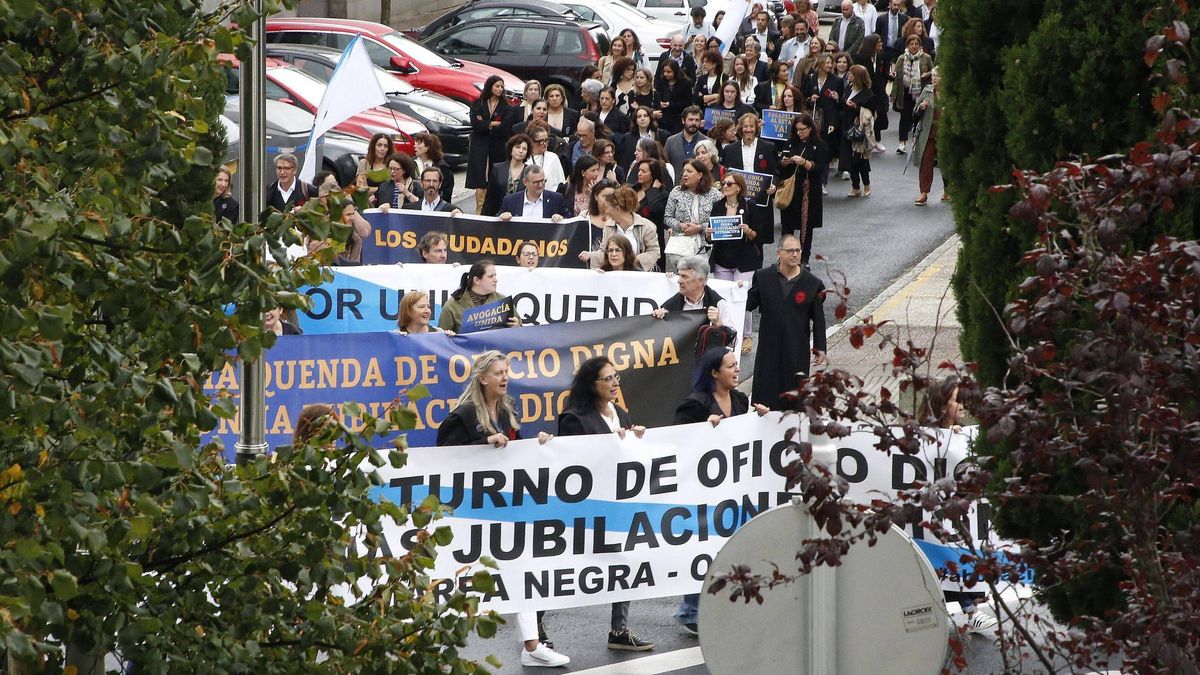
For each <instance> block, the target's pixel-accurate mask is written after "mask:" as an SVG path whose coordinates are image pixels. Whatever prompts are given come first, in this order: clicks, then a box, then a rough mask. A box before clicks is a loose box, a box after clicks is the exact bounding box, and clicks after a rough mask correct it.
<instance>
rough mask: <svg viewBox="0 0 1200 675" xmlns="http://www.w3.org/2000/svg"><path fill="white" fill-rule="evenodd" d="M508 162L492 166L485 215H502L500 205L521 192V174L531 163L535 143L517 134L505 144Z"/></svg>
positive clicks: (484, 202) (484, 206)
mask: <svg viewBox="0 0 1200 675" xmlns="http://www.w3.org/2000/svg"><path fill="white" fill-rule="evenodd" d="M505 149H507V150H508V160H507V161H504V162H497V163H496V164H494V165H492V171H491V173H490V174H489V175H488V188H487V198H486V199H484V200H483V215H485V216H498V215H500V204H501V203H502V202H503V201H504V198H505V197H507V196H508V195H510V194H512V193H514V192H516V191H518V190H521V189H522V187H521V172H522V171H523V170H524V169H525V165H526V164H528V163H529V154H530V153H531V152H532V151H533V141H531V140H530V139H529V137H528V136H526V135H525V134H517V135H516V136H512V137H510V138H509V139H508V143H505Z"/></svg>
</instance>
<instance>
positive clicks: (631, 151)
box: [617, 108, 667, 167]
mask: <svg viewBox="0 0 1200 675" xmlns="http://www.w3.org/2000/svg"><path fill="white" fill-rule="evenodd" d="M632 117H633V127H632V128H631V129H630V130H629V133H627V134H625V136H624V138H622V139H621V151H620V152H619V153H617V162H618V163H620V164H621V165H623V166H628V167H632V165H633V163H634V162H635V161H637V159H639V158H638V157H636V155H637V149H638V146H639V145H641V144H642V141H646V142H648V143H651V144H653V145H661V144H663V143H666V142H667V133H666V132H665V131H663V130H662V129H659V128H658V123H657V122H655V121H654V113H653V111H652V110H650V109H649V108H636V109H635V110H634V111H633V116H632ZM660 154H661V153H660Z"/></svg>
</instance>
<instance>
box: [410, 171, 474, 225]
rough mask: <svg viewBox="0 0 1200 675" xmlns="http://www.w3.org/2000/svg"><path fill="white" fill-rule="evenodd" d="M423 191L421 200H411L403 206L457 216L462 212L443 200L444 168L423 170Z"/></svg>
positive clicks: (411, 209) (413, 209)
mask: <svg viewBox="0 0 1200 675" xmlns="http://www.w3.org/2000/svg"><path fill="white" fill-rule="evenodd" d="M421 192H423V193H424V195H423V197H422V198H421V199H420V200H419V201H415V202H409V203H407V204H405V205H404V206H403V207H402V208H403V209H404V210H406V211H433V212H440V213H449V214H451V215H455V216H457V215H458V214H460V213H462V210H461V209H457V208H455V207H454V205H453V204H450V203H448V202H445V201H442V170H441V169H439V168H437V167H436V166H431V167H427V168H426V169H425V170H424V171H422V172H421Z"/></svg>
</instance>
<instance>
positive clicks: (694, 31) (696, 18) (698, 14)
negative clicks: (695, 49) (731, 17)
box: [683, 7, 713, 44]
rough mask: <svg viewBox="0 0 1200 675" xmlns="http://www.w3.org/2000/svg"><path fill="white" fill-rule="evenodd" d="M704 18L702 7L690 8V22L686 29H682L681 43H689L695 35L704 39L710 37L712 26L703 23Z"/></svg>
mask: <svg viewBox="0 0 1200 675" xmlns="http://www.w3.org/2000/svg"><path fill="white" fill-rule="evenodd" d="M704 16H705V14H704V8H703V7H693V8H692V20H691V21H690V22H689V23H688V25H687V27H685V28H684V29H683V41H684V43H685V44H687V43H690V42H691V41H692V38H694V37H696V36H697V35H703V36H704V38H705V39H708V38H710V37H712V34H713V29H712V26H710V25H708V24H707V23H704Z"/></svg>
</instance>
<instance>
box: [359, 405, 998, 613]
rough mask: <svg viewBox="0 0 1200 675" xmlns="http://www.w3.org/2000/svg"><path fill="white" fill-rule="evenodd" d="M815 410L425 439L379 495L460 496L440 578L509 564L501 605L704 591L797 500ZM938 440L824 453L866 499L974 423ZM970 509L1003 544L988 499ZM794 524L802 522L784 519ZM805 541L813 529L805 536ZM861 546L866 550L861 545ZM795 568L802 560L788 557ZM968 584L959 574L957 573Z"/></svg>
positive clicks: (960, 455) (890, 493) (938, 468)
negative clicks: (491, 439) (759, 523)
mask: <svg viewBox="0 0 1200 675" xmlns="http://www.w3.org/2000/svg"><path fill="white" fill-rule="evenodd" d="M796 426H801V437H802V438H804V437H807V424H804V423H802V418H801V417H799V416H797V415H795V414H788V415H783V414H781V413H770V414H768V415H767V416H765V417H762V418H760V417H758V416H757V415H755V414H753V413H751V414H747V415H741V416H738V417H734V418H729V419H726V420H724V421H722V422H721V423H720V425H718V426H717V427H716V428H714V427H712V426H710V425H709V424H707V423H699V424H691V425H682V426H675V427H664V428H658V429H649V430H647V432H646V435H645V437H644V438H641V439H638V438H635V437H634V436H633V435H632V434H626V437H625V438H624V439H621V438H619V437H617V435H616V434H603V435H598V436H578V437H570V438H565V437H564V438H554V439H552V440H551V441H550V442H549V443H547V444H545V445H539V444H538V443H537V441H536V440H524V441H516V442H513V443H510V444H509V445H508V446H507V447H505V448H501V449H496V448H492V447H488V446H472V447H442V448H416V449H412V450H410V451H409V461H408V464H407V466H405V467H404V468H403V469H392V468H384V469H380V470H379V474H380V476H381V477H382V478H383V480H384V483H385V487H381V488H378V489H377V491H376V496H377V497H378V498H381V499H389V500H391V501H393V502H396V503H419V502H420V501H421V500H423V499H424V498H425V497H427V496H428V495H430V494H436V495H438V497H439V499H440V500H441V501H442V503H444V504H447V505H450V506H452V507H453V509H454V514H453V515H452V516H451V517H449V518H447V519H446V520H445V521H443V523H444V524H447V525H449V526H450V528H451V530H452V531H453V532H454V540H453V542H452V543H451V544H450V545H449V546H448V547H446V548H444V549H443V550H442V551H441V552H440V554H439V557H438V563H437V569H436V570H435V573H434V576H435V577H437V578H439V579H441V580H442V581H441V582H440V583H439V585H438V586H437V592H448V591H449V590H450V589H452V588H453V587H454V585H455V584H459V585H463V584H468V583H469V580H470V577H471V574H472V573H473V572H475V571H478V570H479V569H482V566H481V565H479V560H480V558H481V557H482V556H489V557H491V558H493V559H494V560H495V561H496V562H497V563H498V565H499V570H498V573H497V574H496V576H497V578H498V584H497V592H496V593H495V594H494V595H491V596H489V597H488V598H487V600H486V602H485V604H486V606H487V607H489V608H491V609H496V610H498V611H501V612H505V613H507V612H517V611H525V610H531V609H556V608H562V607H574V606H581V605H591V604H599V603H606V602H613V601H617V600H635V599H639V598H651V597H663V596H673V595H681V594H684V593H695V592H698V591H699V590H700V584H701V580H702V579H703V577H704V574H705V573H706V572H707V571H708V565H709V563H710V562H711V561H712V559H713V557H715V555H716V553H717V551H719V550H720V548H721V546H722V544H723V543H724V541H725V540H726V539H727V538H728V537H729V536H731V535H732V534H733V532H735V531H736V530H737V528H738V527H740V526H741V525H742V524H743V523H745V522H746V521H747V520H748V519H749V518H751V517H753V516H754V515H755V514H757V513H760V512H762V511H764V510H766V509H769V508H771V507H774V506H776V505H778V504H783V503H787V502H788V501H789V499H790V495H789V494H788V493H787V492H786V491H785V489H784V479H783V477H782V476H783V473H784V467H786V466H787V464H788V463H789V462H791V461H792V460H794V459H795V458H796V455H794V454H791V453H787V454H785V453H784V449H785V448H786V447H787V442H786V441H785V440H784V435H785V434H786V433H787V430H788V429H789V428H792V427H796ZM929 431H931V432H934V433H936V434H938V439H939V442H938V443H930V444H927V446H926V447H925V448H923V450H922V452H921V453H920V454H918V455H914V456H907V455H901V454H892V455H887V454H884V453H882V452H880V451H878V450H876V449H875V448H874V447H873V446H874V444H875V441H876V439H875V437H874V436H873V435H871V434H869V433H867V432H866V431H865V430H864V431H858V432H856V433H854V434H853V435H852V436H850V437H849V438H847V439H843V440H842V441H840V442H839V443H837V444H836V446H837V447H836V449H834V448H833V447H831V446H821V445H820V441H819V440H818V441H817V447H815V448H814V453H815V455H816V456H817V457H819V458H823V459H824V461H828V462H833V461H836V463H837V464H836V466H837V470H838V472H839V474H840V475H842V476H843V477H845V478H846V480H847V481H849V482H850V484H851V493H850V497H851V498H852V499H855V500H858V501H863V502H869V501H871V500H872V499H879V498H890V497H894V495H895V494H896V492H897V491H898V490H902V489H911V488H912V487H913V484H914V481H917V480H921V481H931V480H935V479H936V478H940V477H942V476H944V475H947V474H949V475H954V472H955V471H956V470H962V469H963V468H965V467H966V466H967V465H968V463H969V461H970V460H969V456H968V451H969V441H970V440H971V438H972V434H971V433H970V432H968V433H952V432H949V431H942V430H929ZM968 520H969V521H970V522H971V527H972V528H973V531H974V530H975V529H976V528H978V533H979V535H981V538H983V539H989V540H991V541H992V542H993V543H995V544H1000V543H1001V542H998V541H997V540H996V539H995V537H994V535H993V534H992V533H991V531H990V528H988V527H987V517H986V507H985V510H984V511H982V512H981V511H978V510H975V511H973V512H972V513H971V514H970V515H969V516H968ZM412 534H413V532H412V531H408V530H405V529H403V528H401V527H399V526H396V525H395V524H391V525H389V526H388V528H387V530H386V534H385V539H386V542H387V547H388V550H387V551H384V553H387V554H392V555H400V554H402V553H403V552H404V551H406V550H407V548H406V544H405V542H409V541H411V537H412ZM908 534H909V535H910V536H912V537H913V538H914V539H915V540H916V541H917V542H918V546H919V548H920V549H921V550H922V551H923V552H924V553H925V554H926V556H927V557H929V558H930V561H931V562H932V563H933V565H934V568H935V569H937V568H939V567H942V568H944V566H945V562H946V561H947V560H949V561H953V562H955V563H958V561H959V556H960V555H961V551H960V550H958V549H956V548H955V547H953V546H945V545H942V544H940V543H938V542H936V541H933V540H932V538H931V537H929V536H928V534H927V533H926V532H924V531H922V530H921V529H920V528H909V531H908ZM780 536H794V533H780ZM797 549H799V542H798V541H797ZM851 555H853V553H851ZM777 563H778V564H779V566H780V568H781V569H783V570H785V571H786V570H789V569H794V567H793V565H794V563H793V561H791V560H780V561H777ZM943 588H945V589H947V590H961V587H960V585H959V584H958V579H957V578H956V577H947V578H946V579H945V580H944V581H943Z"/></svg>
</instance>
